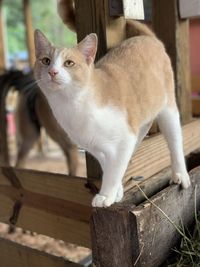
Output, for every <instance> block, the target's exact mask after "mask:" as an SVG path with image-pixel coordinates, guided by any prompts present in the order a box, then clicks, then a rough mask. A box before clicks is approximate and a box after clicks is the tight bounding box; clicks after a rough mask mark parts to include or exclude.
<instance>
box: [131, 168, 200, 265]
mask: <svg viewBox="0 0 200 267" xmlns="http://www.w3.org/2000/svg"><path fill="white" fill-rule="evenodd" d="M191 181H192V186H191V187H190V188H189V189H187V190H181V191H180V188H179V187H177V186H176V185H174V186H170V187H168V188H166V189H164V190H163V191H161V192H160V193H158V194H157V195H155V196H154V197H152V198H151V201H152V202H153V203H154V204H156V205H157V206H159V208H160V209H161V210H162V211H164V212H165V213H166V214H167V215H168V216H169V218H170V219H171V220H172V221H173V222H174V223H175V224H176V225H177V226H180V227H181V221H182V223H183V225H185V226H187V229H188V227H189V225H191V224H192V223H193V222H194V213H195V206H194V201H195V194H194V192H195V186H198V188H199V186H200V168H197V169H195V170H193V171H192V172H191ZM196 192H197V195H196V203H197V210H198V209H199V208H200V191H199V190H198V189H197V191H196ZM132 214H133V218H132V219H133V220H136V221H137V235H138V240H139V244H138V246H139V253H141V255H140V258H139V261H138V265H137V266H140V267H146V266H148V267H155V266H159V265H160V264H161V263H163V261H164V260H165V259H166V258H167V256H168V255H169V253H170V252H171V249H172V248H173V247H174V246H175V245H176V244H177V241H178V240H179V239H180V235H179V234H178V233H177V231H176V229H175V227H174V226H173V225H171V224H170V222H169V220H168V219H167V218H166V217H165V216H163V215H162V214H161V212H160V211H159V210H158V209H157V208H156V207H155V206H153V205H152V204H151V203H149V202H148V201H146V202H144V203H142V205H139V206H138V207H136V208H135V209H134V210H133V212H132ZM158 244H159V250H158ZM138 255H139V254H138Z"/></svg>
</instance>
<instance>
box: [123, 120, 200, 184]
mask: <svg viewBox="0 0 200 267" xmlns="http://www.w3.org/2000/svg"><path fill="white" fill-rule="evenodd" d="M182 129H183V145H184V152H185V155H188V154H189V153H191V152H192V151H194V150H196V149H197V148H199V144H200V134H199V133H200V120H196V121H193V122H191V123H189V124H186V125H185V126H183V128H182ZM169 165H170V153H169V149H168V147H167V143H166V141H165V139H164V137H163V135H162V134H158V135H157V136H155V137H150V138H147V139H146V140H144V141H143V142H142V144H141V145H140V147H139V149H138V151H137V152H136V154H135V155H134V156H133V157H132V159H131V161H130V163H129V166H128V169H127V171H126V173H125V177H124V184H126V182H127V181H129V180H130V179H131V177H132V176H143V177H144V179H146V178H148V177H150V176H152V175H154V174H155V173H158V172H160V171H161V170H162V169H164V168H166V167H167V166H169ZM134 183H135V184H136V182H134V181H133V180H132V184H131V183H130V186H131V187H133V185H134Z"/></svg>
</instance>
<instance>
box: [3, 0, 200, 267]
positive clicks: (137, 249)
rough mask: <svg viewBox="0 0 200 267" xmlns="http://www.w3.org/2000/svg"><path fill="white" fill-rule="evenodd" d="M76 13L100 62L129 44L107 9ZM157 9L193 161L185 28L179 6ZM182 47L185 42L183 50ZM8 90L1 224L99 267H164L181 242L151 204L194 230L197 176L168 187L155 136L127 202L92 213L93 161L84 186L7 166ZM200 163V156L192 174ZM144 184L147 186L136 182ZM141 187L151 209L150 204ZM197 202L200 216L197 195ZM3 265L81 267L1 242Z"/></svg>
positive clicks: (199, 138)
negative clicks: (65, 247) (85, 253)
mask: <svg viewBox="0 0 200 267" xmlns="http://www.w3.org/2000/svg"><path fill="white" fill-rule="evenodd" d="M86 2H87V3H86ZM161 2H162V3H161ZM180 4H181V1H180ZM75 6H76V11H77V12H76V17H77V28H78V39H81V38H82V37H83V36H84V35H85V34H87V33H89V32H91V31H95V32H97V33H98V35H99V37H100V49H99V51H98V56H99V57H100V56H101V55H103V54H104V53H105V52H106V50H107V48H108V47H109V46H110V44H111V43H112V42H113V40H115V41H116V42H119V41H120V40H121V39H123V38H124V37H125V36H124V35H125V33H124V28H123V25H124V23H125V21H124V19H123V17H117V18H111V17H110V16H109V14H108V13H109V12H108V1H106V0H102V1H99V0H87V1H82V0H76V1H75ZM153 7H154V14H155V15H154V16H153V24H154V27H155V29H156V32H157V33H158V35H159V36H160V38H161V39H163V40H164V42H165V44H166V46H167V50H168V52H169V54H170V56H171V58H172V62H173V67H174V72H175V78H176V90H177V98H178V103H179V107H180V110H181V115H182V121H183V122H184V123H185V125H184V126H183V139H184V150H185V154H186V155H189V154H190V153H191V152H193V151H195V150H196V149H198V148H199V144H200V135H199V132H200V121H199V120H194V121H191V112H190V110H191V103H190V101H188V96H190V94H189V90H190V83H189V79H190V77H189V74H188V73H189V64H188V60H189V59H188V50H187V49H188V47H187V45H186V37H187V36H188V20H184V21H182V20H180V19H179V17H178V5H177V1H176V0H170V1H167V2H166V1H160V0H153ZM158 10H159V12H158ZM169 14H170V16H171V20H169ZM161 21H162V22H163V23H160V22H161ZM168 22H169V23H171V28H170V31H171V32H170V31H169V30H166V29H165V27H169V24H168ZM172 22H173V23H172ZM110 27H112V30H114V31H116V32H117V36H115V37H116V38H114V37H113V35H112V34H111V31H110ZM182 40H185V41H184V42H183V43H182ZM111 45H113V43H112V44H111ZM180 55H181V59H180ZM7 90H8V88H6V87H5V88H4V90H1V95H0V100H1V101H0V111H1V112H0V116H1V117H0V119H1V120H0V122H1V124H0V141H1V142H0V152H1V155H2V157H1V163H2V164H1V167H0V221H1V222H6V223H8V224H11V225H15V226H19V227H22V228H23V229H26V230H31V231H34V232H37V233H39V234H40V233H41V234H45V235H48V236H50V237H54V238H56V239H62V240H64V241H66V242H71V243H75V244H77V245H81V246H84V247H88V248H91V249H92V252H93V264H94V266H98V267H100V266H101V267H122V266H123V267H130V266H138V267H140V266H144V267H146V266H148V267H151V266H152V267H155V266H159V264H161V263H162V261H163V260H164V259H165V258H166V256H167V255H168V254H169V252H170V250H171V247H173V246H174V245H175V244H176V242H177V240H178V239H179V238H180V236H179V235H178V234H177V233H176V230H175V229H174V227H172V225H171V224H170V223H169V221H168V220H167V219H166V217H164V216H163V215H162V214H161V213H160V212H159V210H158V209H157V208H156V207H155V206H154V205H153V204H152V203H154V204H156V205H158V206H159V207H160V208H161V209H162V210H163V211H164V212H166V214H167V215H169V216H170V218H171V219H172V220H173V221H174V222H175V223H176V224H178V225H180V218H182V220H183V222H184V224H185V225H190V224H191V223H192V221H193V215H194V211H195V209H194V191H195V188H196V185H198V186H199V185H200V169H199V168H196V169H194V170H193V171H192V172H191V180H192V186H191V187H190V188H189V189H188V190H180V188H179V187H178V186H176V185H174V186H168V183H169V179H170V170H169V169H168V168H166V167H168V166H169V164H170V161H169V152H168V149H167V146H166V143H165V141H164V139H163V137H162V135H161V134H157V135H156V136H153V137H150V138H147V139H146V140H144V141H143V143H142V144H141V146H140V148H139V149H138V151H137V153H136V155H135V156H134V159H131V161H130V164H129V166H128V169H127V171H126V174H125V177H124V187H125V191H126V193H125V197H124V200H123V202H122V203H119V204H115V205H113V206H112V207H110V208H107V209H102V208H95V209H92V208H91V200H92V197H93V195H94V193H95V191H97V190H98V188H99V187H100V185H99V179H98V178H99V176H101V170H100V169H99V166H98V164H97V163H96V161H95V160H94V159H93V158H92V157H91V156H90V155H87V174H88V177H87V178H85V177H83V178H82V177H71V176H67V175H61V174H52V173H47V172H38V171H30V170H29V171H28V170H20V169H15V168H11V167H9V166H8V163H9V157H8V153H7V139H6V138H7V136H6V111H5V97H6V94H7ZM190 159H191V156H189V158H188V160H190ZM199 163H200V157H199V154H197V156H196V157H195V162H193V167H195V166H198V165H200V164H199ZM3 165H4V166H3ZM6 165H7V166H6ZM139 176H140V177H141V176H142V177H143V179H140V180H138V177H139ZM137 184H139V185H140V187H141V188H142V189H143V191H144V192H145V193H146V194H147V195H148V197H149V198H150V200H151V202H152V203H150V202H149V201H147V200H145V198H144V196H143V195H142V193H141V191H140V190H139V189H138V187H137V186H136V185H137ZM196 200H197V208H199V203H200V191H199V190H197V194H196ZM158 244H159V253H158ZM0 264H1V266H2V267H36V266H41V267H42V266H45V267H46V266H48V267H51V266H52V267H53V266H55V267H64V266H72V267H73V266H80V264H75V263H72V262H70V261H67V260H65V259H61V258H59V257H56V256H52V255H49V254H47V253H44V252H41V251H37V250H36V249H31V248H27V247H25V246H23V245H21V244H16V243H14V242H12V241H8V240H5V239H3V238H0Z"/></svg>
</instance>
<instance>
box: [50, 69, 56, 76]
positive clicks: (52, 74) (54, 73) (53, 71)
mask: <svg viewBox="0 0 200 267" xmlns="http://www.w3.org/2000/svg"><path fill="white" fill-rule="evenodd" d="M56 74H58V71H57V70H55V69H51V70H50V71H49V75H50V76H51V77H54V76H56Z"/></svg>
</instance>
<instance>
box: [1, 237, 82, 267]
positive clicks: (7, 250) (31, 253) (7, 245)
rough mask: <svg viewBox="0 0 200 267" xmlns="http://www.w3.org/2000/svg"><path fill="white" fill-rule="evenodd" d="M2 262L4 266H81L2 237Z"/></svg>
mask: <svg viewBox="0 0 200 267" xmlns="http://www.w3.org/2000/svg"><path fill="white" fill-rule="evenodd" d="M0 251H1V253H0V262H1V266H2V267H38V266H41V267H42V266H48V267H81V265H79V264H76V263H73V262H70V261H68V260H66V259H64V258H61V257H57V256H53V255H51V254H48V253H46V252H42V251H39V250H37V249H33V248H29V247H27V246H23V245H21V244H18V243H15V242H13V241H9V240H6V239H4V238H0Z"/></svg>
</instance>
